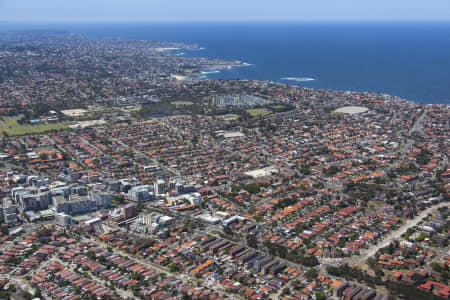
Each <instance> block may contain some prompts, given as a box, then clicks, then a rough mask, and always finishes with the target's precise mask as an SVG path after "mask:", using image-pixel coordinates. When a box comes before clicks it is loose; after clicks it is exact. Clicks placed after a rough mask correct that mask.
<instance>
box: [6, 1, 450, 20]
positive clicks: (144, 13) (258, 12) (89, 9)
mask: <svg viewBox="0 0 450 300" xmlns="http://www.w3.org/2000/svg"><path fill="white" fill-rule="evenodd" d="M0 21H10V22H39V23H41V22H50V23H64V22H77V23H80V22H81V23H97V22H101V23H105V22H121V23H123V22H450V1H448V0H435V1H433V3H432V5H430V3H425V2H423V1H421V0H396V1H392V0H378V1H370V2H369V1H360V0H341V1H335V0H317V1H314V2H311V1H301V0H281V1H278V2H273V1H269V0H258V1H256V0H247V1H239V0H228V1H226V2H216V1H209V0H191V1H183V0H172V1H171V2H167V1H162V0H148V1H144V0H129V1H127V2H126V3H125V2H124V1H119V0H78V1H71V2H66V1H59V0H40V1H34V0H0Z"/></svg>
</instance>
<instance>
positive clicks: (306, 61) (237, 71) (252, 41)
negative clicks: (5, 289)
mask: <svg viewBox="0 0 450 300" xmlns="http://www.w3.org/2000/svg"><path fill="white" fill-rule="evenodd" d="M13 25H14V24H13ZM10 26H12V25H11V24H10ZM16 26H17V24H16ZM21 26H22V27H25V28H30V26H32V28H50V29H66V30H70V31H72V32H75V33H81V34H84V35H86V36H89V37H121V38H130V39H148V40H164V41H173V42H184V43H196V44H199V45H200V46H201V47H203V48H205V49H204V50H198V51H183V52H184V55H187V56H202V57H209V58H219V59H226V60H239V61H242V62H245V63H248V64H250V65H249V66H246V67H235V68H232V69H227V70H222V71H220V72H208V73H207V74H204V75H205V76H207V77H208V78H211V79H236V78H240V79H258V80H272V81H279V82H283V83H290V84H298V85H302V86H306V87H310V88H320V89H333V90H344V91H347V90H348V91H371V92H383V93H388V94H392V95H396V96H399V97H402V98H404V99H406V100H411V101H416V102H422V103H444V104H450V23H117V24H112V23H111V24H107V23H100V24H39V25H36V24H34V25H30V24H28V25H26V24H22V25H21ZM2 27H5V26H3V25H0V31H1V30H2V29H1V28H2ZM7 27H8V26H7ZM287 77H296V78H312V79H314V80H311V81H304V82H297V81H288V80H285V79H282V78H287Z"/></svg>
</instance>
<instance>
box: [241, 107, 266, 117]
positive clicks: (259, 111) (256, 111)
mask: <svg viewBox="0 0 450 300" xmlns="http://www.w3.org/2000/svg"><path fill="white" fill-rule="evenodd" d="M246 112H247V113H248V114H249V115H250V116H252V117H259V116H265V115H268V114H270V113H271V111H270V110H268V109H266V108H252V109H247V110H246Z"/></svg>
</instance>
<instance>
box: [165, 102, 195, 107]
mask: <svg viewBox="0 0 450 300" xmlns="http://www.w3.org/2000/svg"><path fill="white" fill-rule="evenodd" d="M171 104H173V105H175V106H185V105H192V104H194V102H191V101H174V102H171Z"/></svg>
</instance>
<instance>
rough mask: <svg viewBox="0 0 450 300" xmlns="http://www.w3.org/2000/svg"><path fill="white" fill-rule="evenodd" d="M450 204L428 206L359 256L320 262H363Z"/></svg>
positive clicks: (321, 260) (328, 259)
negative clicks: (429, 215)
mask: <svg viewBox="0 0 450 300" xmlns="http://www.w3.org/2000/svg"><path fill="white" fill-rule="evenodd" d="M449 206H450V202H442V203H439V204H436V205H433V206H431V207H429V208H427V209H426V210H424V211H422V212H421V213H420V214H419V215H417V216H416V217H415V218H414V219H408V220H407V221H406V222H405V223H404V224H402V225H401V226H400V228H398V229H397V230H395V231H393V232H391V233H390V234H389V235H387V236H386V237H385V238H384V239H383V240H382V241H381V242H380V243H378V244H375V245H372V246H370V247H369V249H367V250H366V251H364V253H362V254H361V255H359V256H353V257H349V258H336V259H333V258H323V259H320V262H321V263H323V264H332V265H338V264H343V263H348V264H358V263H361V262H363V261H365V260H366V259H368V258H369V257H371V256H373V255H375V253H377V252H378V250H380V249H381V248H384V247H386V246H388V245H389V244H390V243H392V242H393V241H394V240H396V239H398V238H400V237H401V236H402V235H403V234H405V233H406V231H408V229H409V228H412V227H414V226H416V225H417V224H419V222H420V221H422V220H423V219H425V217H426V216H428V214H429V213H431V212H432V211H433V210H435V209H437V208H441V207H449Z"/></svg>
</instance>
